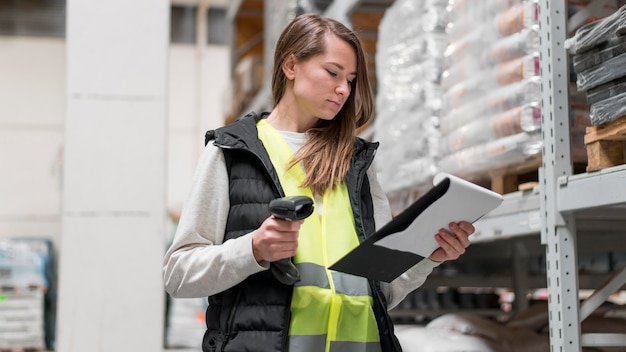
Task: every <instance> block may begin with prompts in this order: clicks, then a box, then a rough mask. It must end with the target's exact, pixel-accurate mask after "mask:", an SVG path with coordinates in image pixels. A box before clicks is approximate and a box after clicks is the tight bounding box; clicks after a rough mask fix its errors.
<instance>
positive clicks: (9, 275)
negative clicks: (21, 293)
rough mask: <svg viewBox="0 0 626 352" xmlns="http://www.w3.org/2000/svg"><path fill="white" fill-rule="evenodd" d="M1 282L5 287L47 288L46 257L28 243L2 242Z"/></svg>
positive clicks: (0, 260)
mask: <svg viewBox="0 0 626 352" xmlns="http://www.w3.org/2000/svg"><path fill="white" fill-rule="evenodd" d="M0 282H1V283H2V284H1V286H3V287H11V288H28V287H42V288H43V287H47V286H48V281H47V279H46V276H45V260H44V257H43V256H42V255H41V253H39V252H38V251H36V250H33V249H32V248H31V247H30V246H29V245H28V244H27V243H22V242H15V241H4V242H0Z"/></svg>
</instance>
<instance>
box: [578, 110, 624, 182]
mask: <svg viewBox="0 0 626 352" xmlns="http://www.w3.org/2000/svg"><path fill="white" fill-rule="evenodd" d="M624 141H626V116H622V117H620V118H618V119H616V120H613V121H611V122H609V123H606V124H603V125H600V126H592V127H587V129H586V132H585V146H586V147H587V159H588V160H587V172H592V171H598V170H602V169H606V168H608V167H611V166H617V165H621V164H624Z"/></svg>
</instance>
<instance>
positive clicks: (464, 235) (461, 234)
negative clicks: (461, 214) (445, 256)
mask: <svg viewBox="0 0 626 352" xmlns="http://www.w3.org/2000/svg"><path fill="white" fill-rule="evenodd" d="M470 226H471V225H470ZM450 230H451V231H452V232H453V236H455V237H456V238H457V240H458V241H459V242H460V243H461V245H462V246H463V248H467V247H468V246H469V245H470V240H469V236H470V232H468V231H466V229H464V228H463V227H462V226H461V225H460V224H458V223H451V224H450Z"/></svg>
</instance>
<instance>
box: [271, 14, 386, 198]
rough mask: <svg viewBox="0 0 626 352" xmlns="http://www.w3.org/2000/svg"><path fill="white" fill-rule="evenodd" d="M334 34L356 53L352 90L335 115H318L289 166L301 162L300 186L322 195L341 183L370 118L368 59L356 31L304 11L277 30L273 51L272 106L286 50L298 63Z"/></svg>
mask: <svg viewBox="0 0 626 352" xmlns="http://www.w3.org/2000/svg"><path fill="white" fill-rule="evenodd" d="M328 34H334V35H336V36H337V37H339V38H340V39H342V40H344V41H345V42H346V43H348V44H349V45H350V46H351V47H352V48H353V49H354V52H355V55H356V67H357V72H356V73H357V75H356V77H357V78H356V79H355V80H353V81H352V83H351V93H350V96H349V97H348V99H347V100H346V102H345V104H344V105H343V107H342V109H341V110H340V111H339V113H337V115H336V116H335V118H334V119H332V120H331V121H326V120H322V119H320V120H319V122H318V123H317V125H316V126H314V127H313V128H311V129H309V130H308V131H307V134H308V138H307V142H306V143H305V144H304V145H303V146H302V148H300V150H299V151H298V152H297V153H296V155H295V158H294V161H293V162H292V165H290V166H293V165H295V164H296V163H298V162H302V165H303V166H304V172H305V174H306V178H305V180H304V182H303V184H302V186H303V187H310V188H311V190H312V191H313V193H315V194H323V193H324V192H325V191H326V190H327V189H329V188H333V187H334V186H336V185H337V184H339V183H340V182H342V181H343V180H344V178H345V176H346V174H347V173H348V169H349V168H350V160H351V158H352V153H353V150H354V140H355V137H356V132H357V129H358V128H359V127H361V126H363V125H365V123H367V121H368V120H369V119H370V118H371V115H372V111H373V105H374V102H373V97H372V89H371V86H370V83H369V80H368V75H367V64H366V62H365V55H364V54H363V49H362V47H361V42H360V41H359V39H358V38H357V36H356V35H355V34H354V33H353V32H352V31H351V30H350V29H348V28H347V27H346V26H344V25H343V24H341V23H340V22H338V21H335V20H333V19H330V18H325V17H322V16H320V15H318V14H313V13H309V14H303V15H300V16H298V17H296V19H294V20H293V21H292V22H291V23H290V24H289V25H288V26H287V27H286V28H285V29H284V30H283V32H282V33H281V35H280V37H279V38H278V42H277V43H276V50H275V53H274V72H273V76H272V98H273V103H274V106H276V105H277V104H278V102H279V101H280V99H281V98H282V97H283V95H284V94H285V87H286V85H287V77H285V74H284V72H283V70H282V67H283V63H284V62H285V60H286V59H287V58H288V57H290V56H291V55H293V56H295V58H296V59H297V60H299V61H300V62H302V61H304V60H307V59H309V58H311V57H312V56H315V55H319V54H322V53H324V51H325V50H326V48H325V36H327V35H328Z"/></svg>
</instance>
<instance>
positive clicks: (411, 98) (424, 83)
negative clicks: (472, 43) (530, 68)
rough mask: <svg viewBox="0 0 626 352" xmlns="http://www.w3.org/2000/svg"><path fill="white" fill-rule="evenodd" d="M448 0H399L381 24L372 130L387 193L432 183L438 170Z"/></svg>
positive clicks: (416, 188)
mask: <svg viewBox="0 0 626 352" xmlns="http://www.w3.org/2000/svg"><path fill="white" fill-rule="evenodd" d="M447 3H448V1H447V0H422V1H414V0H398V1H395V2H394V3H393V5H391V6H390V7H389V8H388V9H387V10H386V12H385V14H384V16H383V18H382V20H381V22H380V25H379V29H378V42H377V50H376V74H377V79H378V87H377V88H378V90H377V95H376V119H375V121H374V130H375V134H376V135H375V138H376V139H377V140H378V141H380V142H381V145H380V148H379V150H378V154H377V156H376V165H375V167H376V170H377V172H378V177H379V180H380V183H381V185H382V186H383V188H384V189H385V192H386V193H387V194H393V193H395V194H396V195H397V194H401V193H402V192H403V191H404V190H408V189H412V190H419V189H420V188H426V187H428V188H430V187H432V186H431V185H430V181H431V180H432V177H433V176H434V175H435V174H436V173H437V172H438V171H439V170H438V167H437V161H438V159H439V156H440V153H439V144H440V141H439V129H438V128H439V116H440V111H441V97H442V93H441V88H440V78H441V73H442V70H443V64H442V62H443V53H444V51H445V49H446V46H447V42H446V37H445V27H446V25H447V22H448V21H447V17H446V16H447V11H446V6H447ZM399 207H400V208H401V206H399Z"/></svg>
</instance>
